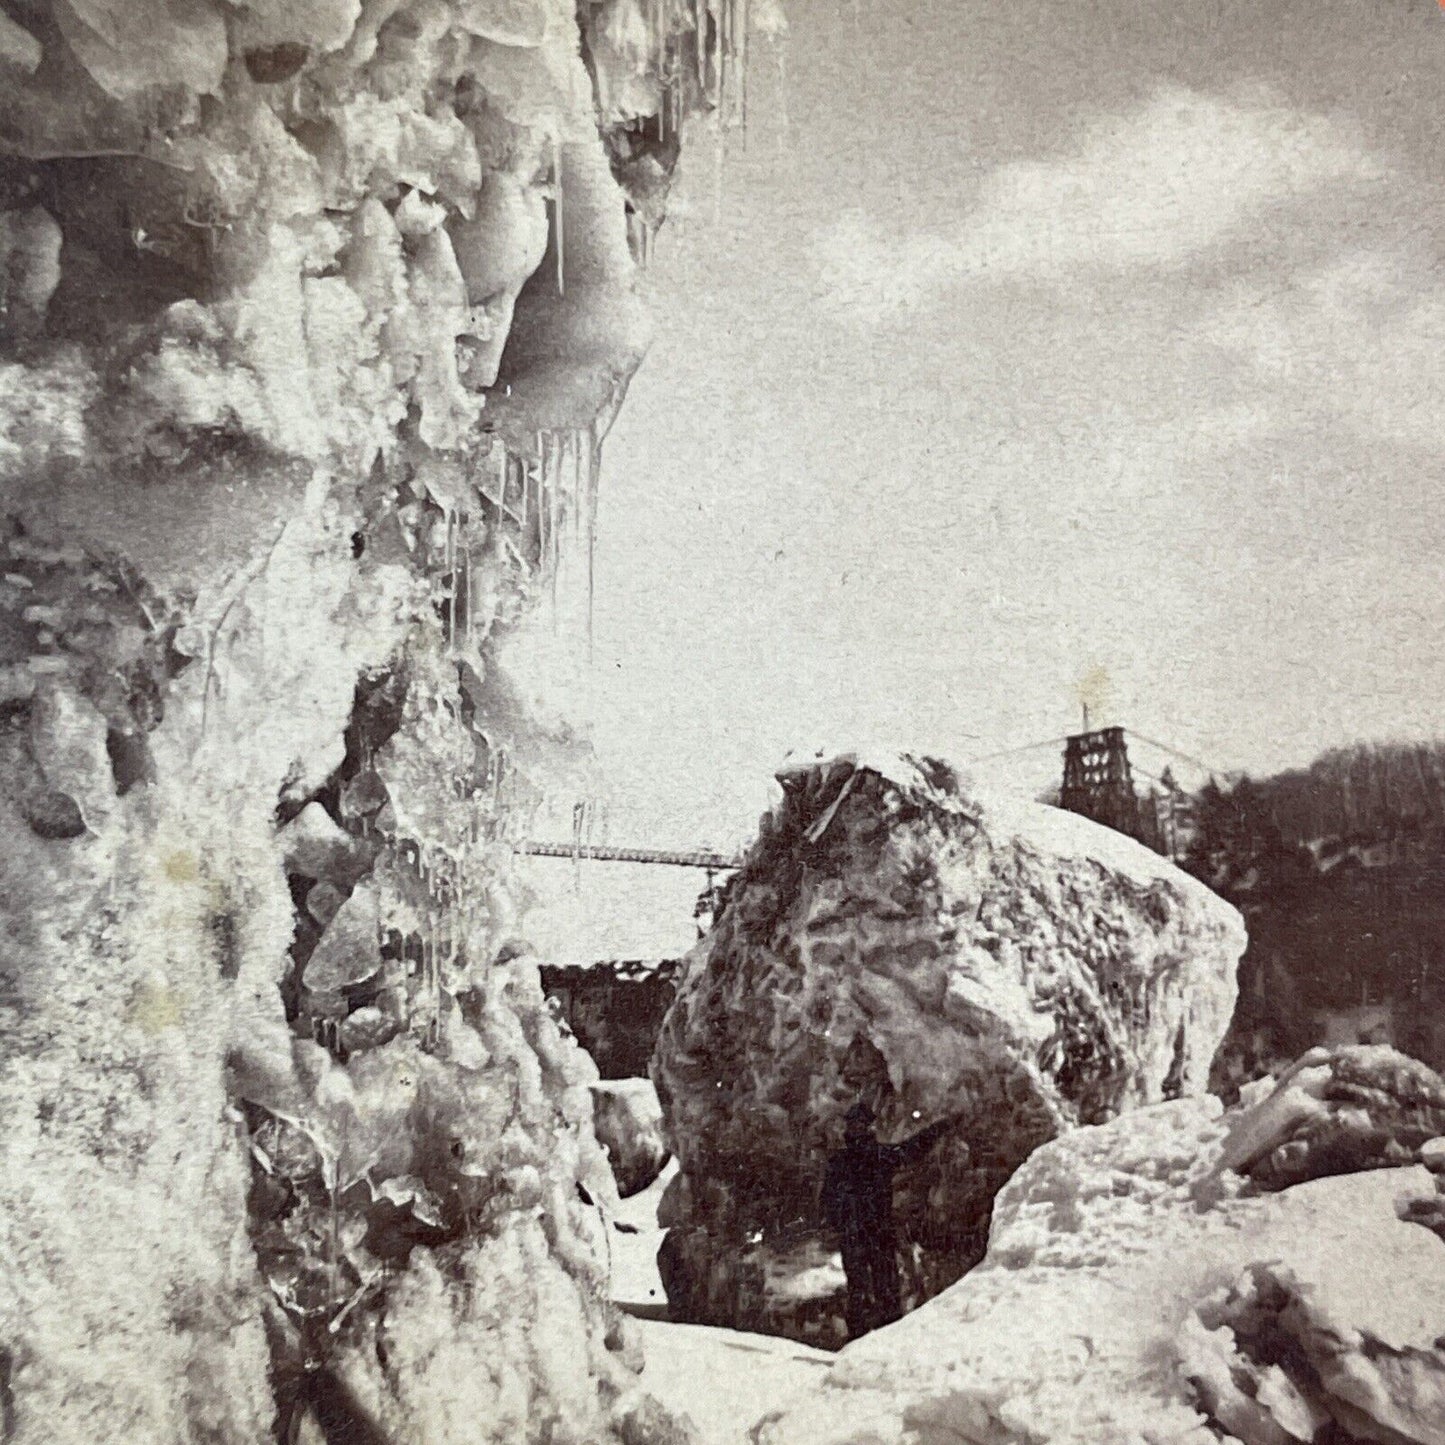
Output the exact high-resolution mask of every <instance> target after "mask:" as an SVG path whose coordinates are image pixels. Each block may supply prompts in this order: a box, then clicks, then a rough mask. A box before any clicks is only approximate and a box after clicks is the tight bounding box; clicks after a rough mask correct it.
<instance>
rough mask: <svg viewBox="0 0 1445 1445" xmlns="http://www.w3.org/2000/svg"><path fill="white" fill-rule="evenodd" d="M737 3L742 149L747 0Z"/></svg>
mask: <svg viewBox="0 0 1445 1445" xmlns="http://www.w3.org/2000/svg"><path fill="white" fill-rule="evenodd" d="M737 4H738V7H739V9H738V36H739V39H738V47H739V54H738V102H739V129H740V130H741V131H742V138H743V150H744V151H746V150H747V148H748V0H737Z"/></svg>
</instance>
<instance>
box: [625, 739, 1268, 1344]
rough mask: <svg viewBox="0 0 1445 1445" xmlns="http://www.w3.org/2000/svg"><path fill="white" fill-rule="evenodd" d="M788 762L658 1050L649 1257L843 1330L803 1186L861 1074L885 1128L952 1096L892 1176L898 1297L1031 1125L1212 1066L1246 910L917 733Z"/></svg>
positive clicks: (1008, 1167)
mask: <svg viewBox="0 0 1445 1445" xmlns="http://www.w3.org/2000/svg"><path fill="white" fill-rule="evenodd" d="M781 782H782V784H783V789H784V797H783V801H782V802H781V803H780V804H779V805H778V807H777V808H776V809H775V810H774V811H773V813H772V814H771V815H770V816H768V817H765V818H764V819H763V821H762V825H761V829H760V835H759V838H758V841H757V843H756V844H755V845H754V847H753V849H752V851H751V852H750V853H749V855H748V857H747V859H746V860H745V862H744V864H743V867H742V869H741V870H740V872H739V873H738V874H737V875H736V877H735V878H734V879H733V881H732V882H731V883H730V884H729V886H728V888H727V891H726V892H725V894H724V898H723V902H722V907H721V912H720V914H719V915H718V917H717V919H716V922H715V923H714V926H713V929H712V931H711V933H710V934H709V935H708V937H707V938H706V939H705V940H703V942H701V943H700V944H699V945H698V947H697V948H696V950H695V951H694V952H693V954H692V955H690V957H689V958H688V959H687V960H686V962H685V964H684V971H683V974H682V976H681V978H680V980H679V983H678V991H677V998H676V1001H675V1003H674V1004H673V1006H672V1009H671V1010H670V1012H669V1014H668V1015H667V1018H666V1019H665V1021H664V1023H663V1027H662V1032H661V1036H660V1038H659V1041H658V1046H657V1051H656V1053H655V1055H654V1059H653V1077H654V1078H655V1080H656V1082H657V1086H658V1092H659V1095H660V1097H661V1100H662V1106H663V1111H664V1116H665V1119H666V1123H667V1130H668V1138H669V1142H670V1143H671V1144H672V1147H673V1150H674V1152H675V1153H676V1155H677V1157H678V1160H679V1164H680V1169H681V1173H680V1175H679V1178H678V1179H677V1181H676V1183H675V1185H674V1186H673V1188H672V1189H671V1190H670V1192H669V1196H668V1198H667V1199H666V1200H665V1201H664V1210H665V1215H664V1217H663V1221H662V1222H663V1223H665V1224H666V1225H668V1226H669V1233H668V1235H667V1238H666V1240H665V1242H664V1244H663V1247H662V1254H661V1256H660V1263H661V1266H662V1270H663V1279H664V1282H665V1283H666V1285H667V1288H668V1295H669V1300H670V1303H671V1305H672V1308H673V1310H674V1312H675V1314H677V1315H680V1316H681V1317H682V1318H689V1319H695V1320H699V1321H701V1322H704V1323H710V1324H727V1325H732V1326H734V1327H741V1328H748V1329H762V1330H766V1331H773V1332H779V1333H786V1334H792V1335H794V1336H796V1337H800V1338H804V1339H815V1340H824V1341H827V1340H833V1341H836V1340H838V1339H839V1338H840V1335H839V1331H840V1328H841V1319H840V1317H841V1308H840V1301H839V1299H838V1296H837V1293H836V1275H835V1274H834V1273H832V1272H829V1271H827V1270H822V1269H819V1268H817V1266H818V1264H819V1262H820V1257H821V1258H826V1248H824V1247H823V1245H824V1244H825V1243H826V1241H825V1239H824V1236H823V1235H822V1232H821V1229H820V1222H819V1217H818V1203H817V1197H818V1188H819V1184H820V1181H821V1178H822V1174H823V1167H824V1162H825V1160H826V1157H827V1155H828V1152H829V1151H830V1150H831V1149H834V1148H836V1147H837V1146H838V1143H839V1140H840V1136H841V1129H842V1116H843V1114H844V1113H845V1111H846V1110H847V1109H848V1107H849V1106H850V1105H851V1104H852V1103H853V1102H854V1101H855V1100H857V1099H858V1098H859V1097H865V1098H868V1099H869V1100H870V1101H871V1102H872V1103H873V1104H874V1106H875V1108H876V1109H877V1111H878V1114H879V1126H880V1127H879V1134H880V1137H881V1138H885V1139H897V1138H901V1137H903V1136H906V1135H908V1134H911V1133H913V1132H915V1131H916V1130H918V1129H920V1128H922V1127H924V1126H926V1125H929V1124H931V1123H932V1122H934V1121H935V1120H938V1119H941V1118H943V1117H945V1116H948V1115H952V1114H955V1113H960V1112H961V1114H962V1117H961V1119H960V1122H959V1124H958V1126H957V1128H956V1130H955V1131H954V1132H953V1133H952V1134H951V1135H948V1136H945V1138H944V1140H943V1141H942V1142H941V1143H939V1144H937V1145H936V1146H934V1148H933V1149H932V1151H931V1153H930V1154H929V1155H928V1157H927V1158H926V1159H925V1160H924V1161H923V1162H922V1163H920V1164H918V1165H916V1166H913V1167H911V1168H909V1169H907V1170H905V1171H903V1172H901V1173H900V1174H899V1176H898V1179H897V1186H898V1187H897V1191H896V1201H897V1215H898V1219H899V1225H900V1233H901V1237H902V1239H903V1241H904V1244H905V1255H906V1260H905V1263H906V1266H907V1269H908V1274H909V1276H910V1277H908V1278H907V1279H906V1289H905V1293H906V1294H907V1295H908V1297H909V1298H910V1299H911V1301H912V1302H913V1303H915V1304H916V1303H917V1302H919V1301H920V1300H922V1299H924V1298H927V1297H928V1296H930V1295H932V1294H934V1293H936V1292H937V1291H938V1290H939V1289H941V1288H942V1287H944V1286H945V1285H947V1284H950V1283H952V1282H953V1281H954V1280H955V1279H957V1278H958V1276H959V1274H960V1273H962V1271H963V1270H965V1269H967V1268H968V1267H969V1266H970V1265H972V1264H974V1263H976V1262H977V1261H978V1259H980V1258H981V1257H982V1255H983V1252H984V1243H985V1239H986V1235H987V1230H988V1221H989V1209H990V1205H991V1202H992V1200H993V1198H994V1195H995V1194H996V1193H997V1192H998V1190H999V1189H1000V1188H1001V1187H1002V1185H1003V1184H1004V1183H1005V1182H1006V1181H1007V1180H1008V1178H1009V1177H1010V1175H1011V1174H1012V1173H1013V1171H1014V1170H1015V1169H1016V1168H1017V1167H1018V1165H1019V1164H1020V1163H1021V1162H1022V1161H1023V1160H1024V1159H1025V1158H1027V1157H1028V1156H1029V1154H1030V1153H1032V1151H1033V1150H1034V1149H1035V1148H1037V1147H1038V1146H1039V1145H1040V1144H1042V1143H1044V1142H1046V1141H1047V1140H1049V1139H1051V1138H1053V1137H1054V1136H1055V1135H1056V1134H1059V1133H1060V1132H1062V1131H1064V1130H1066V1129H1069V1128H1072V1127H1074V1126H1076V1125H1079V1124H1092V1123H1097V1122H1100V1121H1102V1120H1104V1119H1108V1118H1110V1117H1112V1116H1113V1115H1114V1114H1115V1113H1117V1112H1119V1111H1120V1110H1123V1109H1129V1108H1133V1107H1136V1106H1139V1105H1144V1104H1149V1103H1153V1102H1157V1101H1159V1100H1161V1099H1165V1098H1171V1097H1175V1096H1177V1095H1180V1094H1189V1093H1197V1092H1200V1091H1202V1090H1203V1088H1204V1086H1205V1082H1206V1079H1207V1076H1208V1070H1209V1064H1210V1060H1211V1057H1212V1055H1213V1053H1214V1050H1215V1048H1216V1047H1217V1045H1218V1043H1219V1040H1220V1038H1221V1037H1222V1036H1223V1033H1224V1030H1225V1028H1226V1026H1227V1024H1228V1021H1229V1015H1230V1011H1231V1009H1232V1007H1233V1003H1234V967H1235V963H1236V961H1237V959H1238V957H1239V954H1240V953H1241V951H1242V950H1243V947H1244V930H1243V927H1242V925H1241V923H1240V920H1239V918H1238V915H1237V914H1236V913H1235V912H1234V910H1233V909H1232V908H1230V907H1229V906H1228V905H1226V904H1224V903H1223V902H1221V901H1220V900H1219V899H1218V898H1216V897H1215V896H1214V895H1213V894H1212V893H1210V892H1209V891H1208V890H1207V889H1206V888H1204V887H1203V886H1202V885H1200V884H1198V883H1196V882H1195V881H1194V880H1192V879H1190V878H1188V877H1186V876H1185V875H1184V874H1182V873H1181V872H1179V871H1178V870H1177V869H1175V868H1173V867H1172V866H1171V865H1169V864H1167V863H1165V862H1164V861H1163V860H1162V859H1160V858H1159V857H1157V856H1156V855H1154V854H1152V853H1149V852H1147V851H1146V850H1145V849H1143V848H1142V847H1139V846H1138V845H1136V844H1134V843H1132V842H1131V841H1129V840H1128V839H1125V838H1123V837H1122V836H1121V835H1119V834H1115V833H1111V832H1109V831H1108V830H1106V829H1104V828H1101V827H1098V826H1097V825H1094V824H1091V823H1088V822H1087V821H1085V820H1083V819H1081V818H1078V817H1076V816H1074V815H1073V814H1069V813H1062V812H1058V811H1056V810H1054V809H1047V808H1043V807H1027V808H1022V809H1021V808H1017V807H1014V808H1010V807H1005V806H1004V805H1003V804H1001V803H997V802H993V803H990V802H987V801H985V800H983V799H981V798H979V797H978V796H976V795H975V793H974V791H973V789H972V787H971V786H970V785H969V784H968V783H967V782H966V781H965V780H963V779H962V778H960V777H959V776H958V775H957V774H956V773H955V772H954V771H953V770H952V769H950V768H949V767H948V766H947V765H946V764H943V763H940V762H937V761H934V760H930V759H910V758H891V757H890V758H882V757H878V758H874V757H858V756H851V755H849V756H842V757H837V758H830V759H826V760H820V761H816V762H813V763H809V764H806V765H803V766H800V767H798V768H796V769H793V770H791V771H788V772H785V773H784V774H782V775H781ZM958 1142H962V1143H966V1144H967V1145H968V1153H967V1155H966V1156H965V1155H964V1151H962V1150H960V1149H958V1148H957V1147H956V1143H958ZM965 1158H966V1162H965ZM820 1249H821V1251H822V1252H821V1256H820ZM800 1273H801V1274H802V1275H804V1276H806V1277H809V1278H812V1279H815V1280H818V1281H820V1282H822V1281H827V1293H826V1294H824V1293H819V1294H817V1295H816V1297H814V1296H812V1295H810V1294H809V1292H808V1291H805V1290H801V1289H800V1288H798V1287H797V1278H798V1276H799V1275H800ZM820 1288H821V1286H820Z"/></svg>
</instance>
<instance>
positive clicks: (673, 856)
mask: <svg viewBox="0 0 1445 1445" xmlns="http://www.w3.org/2000/svg"><path fill="white" fill-rule="evenodd" d="M1084 721H1085V727H1084V730H1083V731H1082V732H1078V733H1065V734H1062V735H1061V736H1059V737H1053V738H1040V739H1038V740H1037V741H1035V742H1031V743H1023V744H1021V745H1020V746H1018V747H1013V748H1004V749H1003V750H1001V751H999V752H995V753H986V754H984V755H983V756H982V757H977V758H972V759H969V761H970V762H971V763H973V764H976V765H982V764H986V763H993V762H999V761H1002V760H1003V759H1005V758H1015V757H1022V756H1024V755H1025V754H1028V753H1034V752H1039V751H1042V750H1043V749H1044V748H1057V747H1061V748H1063V750H1064V751H1063V778H1062V783H1061V786H1060V788H1059V806H1060V807H1062V808H1066V809H1068V811H1069V812H1071V813H1079V814H1082V815H1083V816H1084V817H1086V818H1092V819H1093V820H1094V821H1095V822H1097V823H1102V824H1104V825H1105V826H1106V827H1110V828H1114V829H1115V830H1117V831H1118V832H1121V833H1127V834H1129V835H1130V836H1131V837H1134V838H1137V839H1138V840H1139V841H1140V842H1142V843H1145V844H1147V845H1148V846H1150V847H1152V848H1154V849H1155V850H1156V851H1158V852H1161V853H1164V854H1166V855H1168V856H1170V857H1174V858H1177V857H1179V856H1180V854H1181V852H1182V850H1183V847H1184V845H1185V844H1186V843H1187V836H1186V835H1187V833H1188V828H1189V817H1188V808H1187V799H1188V794H1187V793H1186V792H1185V790H1184V789H1182V788H1180V787H1179V785H1178V783H1177V782H1176V781H1175V780H1174V779H1173V777H1172V776H1171V775H1170V768H1169V767H1168V765H1166V767H1165V769H1164V772H1163V773H1162V774H1158V775H1156V774H1154V773H1152V772H1149V771H1147V770H1146V769H1144V768H1141V767H1140V766H1139V765H1138V763H1137V761H1136V760H1135V759H1133V758H1131V757H1130V755H1129V740H1130V739H1131V738H1132V739H1133V741H1135V742H1136V743H1142V744H1144V745H1145V746H1146V747H1149V748H1153V749H1156V750H1157V751H1159V752H1162V753H1164V754H1166V755H1168V756H1169V757H1171V758H1173V759H1175V760H1177V761H1178V762H1181V763H1187V764H1188V765H1189V766H1190V767H1191V768H1193V769H1196V770H1198V771H1200V772H1202V773H1204V774H1205V775H1206V776H1208V777H1211V778H1221V777H1232V776H1233V774H1232V773H1230V772H1229V771H1228V770H1226V769H1222V768H1216V767H1214V766H1212V765H1211V764H1209V763H1207V762H1205V761H1204V760H1203V759H1201V758H1198V757H1196V756H1194V755H1193V754H1191V753H1188V752H1185V751H1184V750H1182V749H1180V748H1177V747H1174V746H1173V745H1172V744H1170V743H1164V742H1160V741H1159V740H1158V739H1157V738H1150V737H1146V736H1145V735H1144V734H1143V733H1140V732H1136V731H1135V730H1134V729H1133V728H1125V727H1110V728H1097V729H1090V728H1089V727H1088V717H1087V714H1086V715H1085V719H1084ZM1136 778H1144V779H1146V780H1147V781H1148V782H1149V783H1151V784H1152V785H1153V786H1154V788H1155V789H1157V790H1158V791H1156V792H1154V793H1152V795H1150V796H1146V797H1142V798H1141V797H1140V796H1139V794H1138V792H1137V791H1136V789H1135V782H1134V780H1135V779H1136ZM513 851H514V852H515V853H518V854H524V855H527V856H529V857H534V858H570V859H572V860H573V861H574V862H578V863H641V864H654V865H659V866H662V867H668V868H698V869H701V870H702V871H703V872H705V873H706V874H707V875H708V880H709V882H711V881H712V879H713V878H714V877H715V876H716V875H717V874H719V873H729V872H732V871H734V870H736V869H737V868H739V867H741V865H742V861H743V860H742V857H741V856H740V855H728V854H725V853H718V852H715V851H712V850H709V849H705V848H698V849H667V848H623V847H612V846H609V845H606V844H601V845H599V844H594V843H584V842H582V841H581V840H580V839H576V840H574V841H572V842H570V843H553V842H519V843H517V844H516V845H515V847H514V849H513Z"/></svg>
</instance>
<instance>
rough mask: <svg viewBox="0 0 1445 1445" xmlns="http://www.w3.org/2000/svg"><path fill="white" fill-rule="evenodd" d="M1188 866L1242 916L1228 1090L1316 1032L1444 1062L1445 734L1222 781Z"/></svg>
mask: <svg viewBox="0 0 1445 1445" xmlns="http://www.w3.org/2000/svg"><path fill="white" fill-rule="evenodd" d="M1194 814H1195V831H1194V837H1193V840H1192V842H1191V844H1190V847H1189V852H1188V856H1187V859H1186V861H1185V866H1186V867H1187V868H1188V869H1189V870H1190V871H1191V872H1193V873H1195V874H1196V875H1197V876H1198V877H1200V878H1201V879H1203V880H1204V881H1205V882H1207V883H1209V884H1210V886H1211V887H1213V888H1215V889H1216V890H1217V891H1218V892H1220V893H1222V894H1223V895H1224V896H1225V897H1226V898H1228V899H1229V900H1230V901H1231V902H1233V903H1234V904H1235V905H1236V906H1237V907H1238V908H1240V910H1241V911H1242V912H1243V913H1244V915H1245V919H1246V921H1247V922H1248V924H1249V931H1250V945H1249V949H1248V951H1247V952H1246V954H1245V956H1244V958H1243V960H1242V961H1241V963H1240V973H1239V979H1240V1002H1239V1007H1238V1010H1237V1011H1236V1014H1235V1019H1234V1023H1233V1025H1232V1026H1231V1029H1230V1034H1229V1037H1228V1038H1227V1039H1226V1041H1225V1044H1224V1047H1223V1049H1222V1050H1221V1052H1220V1056H1219V1059H1218V1061H1217V1063H1216V1076H1217V1082H1218V1083H1219V1084H1220V1085H1221V1086H1224V1087H1227V1086H1228V1085H1229V1084H1230V1083H1233V1082H1238V1081H1239V1080H1240V1079H1243V1078H1247V1077H1251V1076H1253V1075H1255V1074H1257V1073H1258V1072H1260V1071H1261V1070H1262V1069H1264V1068H1268V1067H1270V1066H1271V1065H1273V1064H1275V1063H1277V1062H1279V1061H1280V1060H1283V1059H1287V1058H1292V1057H1294V1056H1295V1055H1296V1054H1298V1053H1299V1052H1300V1051H1301V1050H1303V1049H1305V1048H1307V1047H1309V1046H1310V1045H1311V1044H1314V1043H1322V1042H1346V1041H1349V1040H1351V1039H1354V1038H1371V1039H1380V1040H1384V1041H1389V1042H1392V1043H1395V1044H1397V1045H1398V1046H1399V1047H1401V1048H1403V1049H1405V1050H1407V1051H1408V1052H1410V1053H1413V1054H1415V1055H1416V1056H1418V1057H1420V1058H1422V1059H1425V1060H1426V1062H1428V1063H1431V1064H1432V1065H1434V1066H1436V1067H1440V1066H1441V1065H1442V1064H1445V744H1441V743H1435V744H1428V745H1407V744H1373V745H1365V744H1359V745H1355V746H1351V747H1345V748H1336V749H1333V750H1331V751H1330V752H1327V753H1324V754H1322V755H1321V756H1320V757H1319V758H1317V759H1316V760H1315V761H1314V762H1313V763H1311V764H1310V765H1309V766H1308V767H1307V768H1302V769H1294V770H1291V771H1289V772H1286V773H1280V774H1278V775H1276V776H1274V777H1270V778H1263V779H1257V780H1256V779H1248V778H1246V779H1243V780H1241V781H1240V782H1239V783H1237V784H1236V785H1234V786H1233V787H1230V788H1221V787H1219V786H1218V785H1216V784H1213V783H1211V784H1210V785H1208V786H1206V787H1205V788H1203V789H1201V790H1200V792H1199V793H1198V794H1196V795H1195V798H1194Z"/></svg>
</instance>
